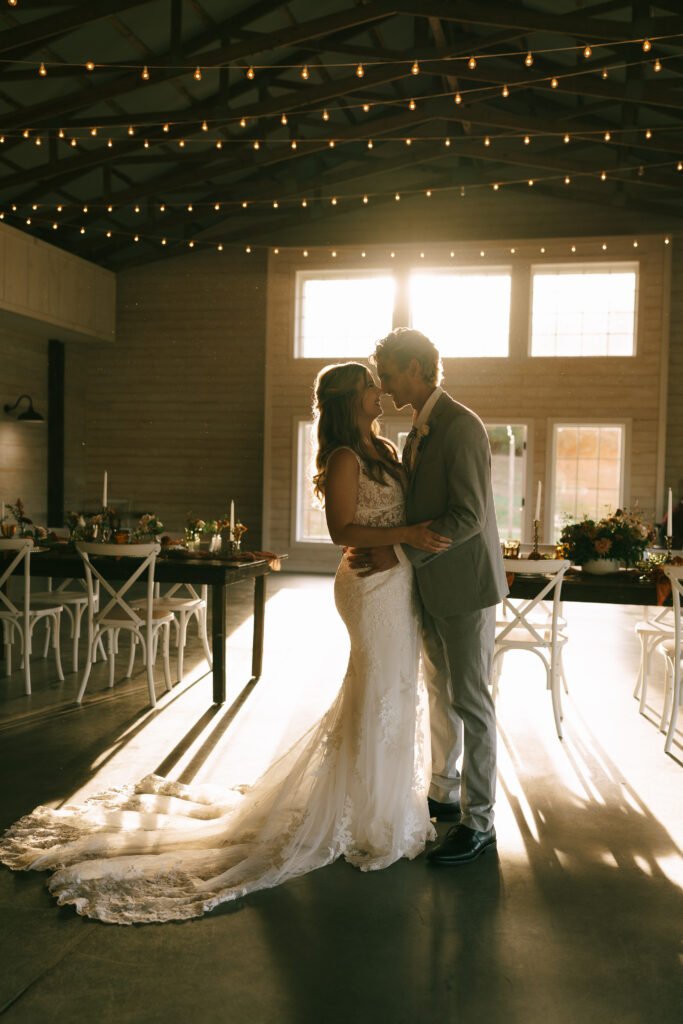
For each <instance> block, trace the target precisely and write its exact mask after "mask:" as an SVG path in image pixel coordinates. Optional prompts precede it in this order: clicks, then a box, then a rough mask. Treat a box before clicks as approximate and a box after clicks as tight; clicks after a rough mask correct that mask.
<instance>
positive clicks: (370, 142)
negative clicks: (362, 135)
mask: <svg viewBox="0 0 683 1024" xmlns="http://www.w3.org/2000/svg"><path fill="white" fill-rule="evenodd" d="M373 145H374V143H373V141H372V139H368V149H372V147H373Z"/></svg>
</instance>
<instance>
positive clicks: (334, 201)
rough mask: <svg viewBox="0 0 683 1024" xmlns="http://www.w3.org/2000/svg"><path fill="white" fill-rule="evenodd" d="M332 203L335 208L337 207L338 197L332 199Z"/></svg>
mask: <svg viewBox="0 0 683 1024" xmlns="http://www.w3.org/2000/svg"><path fill="white" fill-rule="evenodd" d="M330 202H331V203H332V205H333V206H336V205H337V197H336V196H332V199H331V200H330Z"/></svg>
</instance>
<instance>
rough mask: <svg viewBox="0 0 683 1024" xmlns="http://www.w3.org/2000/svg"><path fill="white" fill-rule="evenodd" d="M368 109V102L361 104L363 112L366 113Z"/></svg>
mask: <svg viewBox="0 0 683 1024" xmlns="http://www.w3.org/2000/svg"><path fill="white" fill-rule="evenodd" d="M369 110H370V104H369V103H364V104H363V112H364V113H366V114H367V113H368V111H369Z"/></svg>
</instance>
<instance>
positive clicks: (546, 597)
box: [496, 558, 572, 644]
mask: <svg viewBox="0 0 683 1024" xmlns="http://www.w3.org/2000/svg"><path fill="white" fill-rule="evenodd" d="M503 564H504V565H505V571H506V573H523V574H524V575H525V576H538V577H539V579H540V580H541V587H540V589H539V591H538V593H537V594H536V595H535V596H534V597H529V598H524V599H522V600H521V603H520V604H517V605H515V604H513V603H512V600H511V599H510V598H509V597H504V598H503V607H504V608H505V611H506V613H509V614H510V616H511V618H510V620H509V622H507V624H506V625H504V626H503V628H502V629H501V630H500V631H499V632H498V633H497V634H496V643H500V642H501V641H502V640H505V638H506V637H507V636H508V635H509V634H510V633H511V632H512V630H513V629H520V628H521V629H523V630H524V631H525V633H526V634H528V638H529V642H530V643H539V644H547V642H548V641H547V639H546V636H545V634H546V633H547V629H548V624H547V623H545V624H544V623H541V622H538V621H536V622H532V621H531V620H530V618H529V616H530V615H531V613H532V612H533V611H534V609H535V608H536V607H537V606H538V605H539V604H541V602H542V601H550V600H552V602H553V610H552V622H551V628H552V636H553V637H554V636H555V635H556V633H557V620H558V617H559V608H560V592H561V588H562V579H563V577H564V574H565V573H566V571H567V569H568V568H569V567H570V565H571V564H572V563H571V562H570V561H569V559H567V558H543V559H536V558H504V559H503Z"/></svg>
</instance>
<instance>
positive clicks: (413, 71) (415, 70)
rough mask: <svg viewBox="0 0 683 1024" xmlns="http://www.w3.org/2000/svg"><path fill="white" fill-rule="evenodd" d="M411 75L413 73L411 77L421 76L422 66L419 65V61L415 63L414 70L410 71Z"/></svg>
mask: <svg viewBox="0 0 683 1024" xmlns="http://www.w3.org/2000/svg"><path fill="white" fill-rule="evenodd" d="M410 73H411V75H419V74H420V65H419V64H418V63H417V61H415V63H414V64H413V66H412V68H411V69H410Z"/></svg>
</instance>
